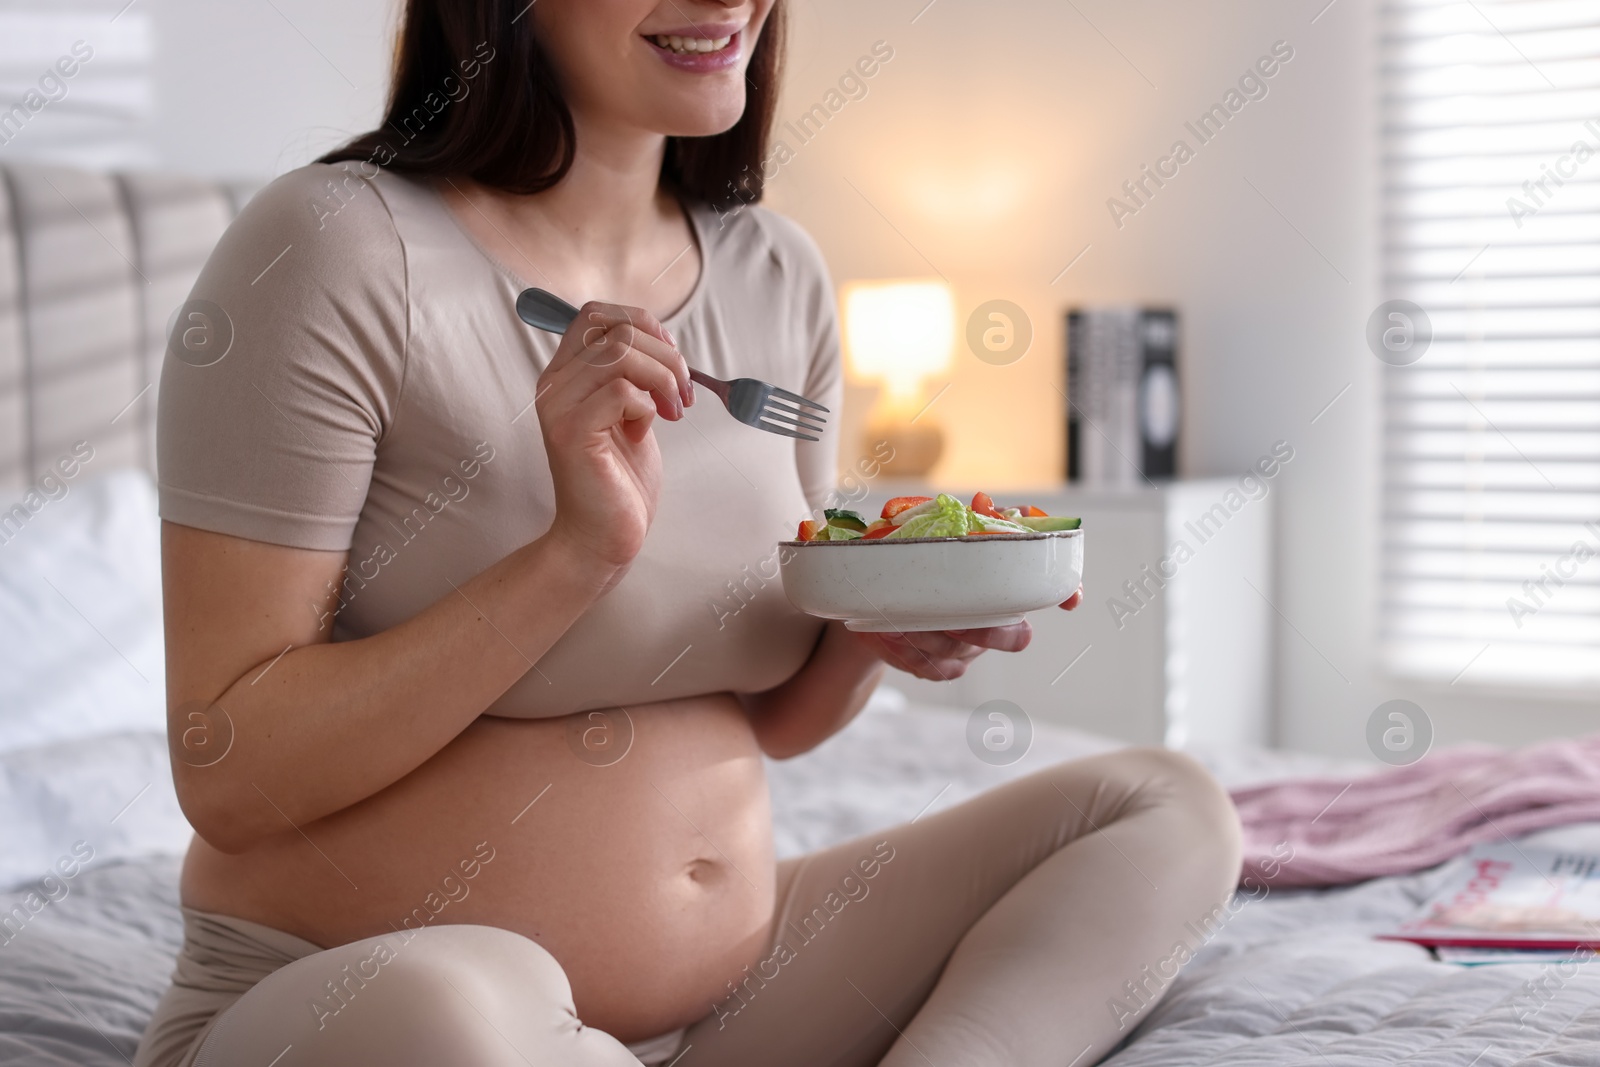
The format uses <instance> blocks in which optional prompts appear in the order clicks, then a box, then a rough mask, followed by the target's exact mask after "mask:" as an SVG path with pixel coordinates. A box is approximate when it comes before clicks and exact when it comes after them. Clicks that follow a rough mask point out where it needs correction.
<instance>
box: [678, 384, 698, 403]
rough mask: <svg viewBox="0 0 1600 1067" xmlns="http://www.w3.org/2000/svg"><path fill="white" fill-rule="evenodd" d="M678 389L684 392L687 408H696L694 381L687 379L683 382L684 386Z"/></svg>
mask: <svg viewBox="0 0 1600 1067" xmlns="http://www.w3.org/2000/svg"><path fill="white" fill-rule="evenodd" d="M678 388H679V389H680V390H681V391H682V392H683V402H684V404H685V406H688V407H693V406H694V381H693V380H692V379H688V378H685V379H684V381H683V384H682V385H680V386H678Z"/></svg>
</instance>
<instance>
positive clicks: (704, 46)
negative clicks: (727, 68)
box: [654, 33, 733, 55]
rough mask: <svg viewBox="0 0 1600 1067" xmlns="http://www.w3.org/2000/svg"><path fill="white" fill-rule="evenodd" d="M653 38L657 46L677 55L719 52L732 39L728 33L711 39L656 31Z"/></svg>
mask: <svg viewBox="0 0 1600 1067" xmlns="http://www.w3.org/2000/svg"><path fill="white" fill-rule="evenodd" d="M654 40H655V42H656V45H657V46H658V47H661V48H665V49H668V50H670V51H673V52H676V53H678V54H679V55H691V54H698V53H702V52H720V51H722V50H723V49H724V48H726V47H728V42H729V41H732V40H733V37H732V36H731V35H730V36H728V37H718V38H717V39H716V40H711V39H709V38H706V37H679V36H676V35H673V36H668V35H666V34H660V33H658V34H656V36H655V37H654Z"/></svg>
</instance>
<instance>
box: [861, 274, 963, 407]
mask: <svg viewBox="0 0 1600 1067" xmlns="http://www.w3.org/2000/svg"><path fill="white" fill-rule="evenodd" d="M844 328H845V350H846V353H847V355H848V358H849V365H850V371H851V374H852V375H853V376H854V377H855V378H857V379H858V380H862V381H879V382H882V383H883V386H884V389H885V391H886V392H887V394H888V395H887V396H886V397H885V398H884V399H885V401H886V405H887V406H889V407H891V408H895V407H904V406H906V405H909V404H911V403H913V402H914V401H915V400H916V399H917V397H918V395H919V394H920V392H921V389H922V383H923V381H924V380H925V379H927V378H930V377H933V376H934V375H938V374H942V373H944V372H945V371H947V370H949V369H950V365H951V362H952V360H953V359H954V356H955V340H956V303H955V298H954V297H953V296H952V295H951V293H950V287H949V286H948V285H946V284H945V283H944V282H942V281H922V280H916V281H894V282H853V283H851V284H850V285H848V286H846V287H845V292H844Z"/></svg>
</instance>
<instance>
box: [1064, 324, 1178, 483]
mask: <svg viewBox="0 0 1600 1067" xmlns="http://www.w3.org/2000/svg"><path fill="white" fill-rule="evenodd" d="M1177 347H1178V317H1177V313H1176V312H1174V311H1171V310H1168V309H1162V308H1132V307H1108V308H1075V309H1073V310H1071V311H1069V312H1067V479H1068V480H1069V481H1073V482H1078V483H1081V484H1083V485H1089V486H1101V487H1130V486H1135V485H1142V484H1145V483H1147V482H1153V481H1158V480H1161V479H1165V478H1173V477H1176V476H1177V473H1178V416H1179V407H1180V405H1179V396H1178V359H1177Z"/></svg>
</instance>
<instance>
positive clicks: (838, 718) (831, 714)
mask: <svg viewBox="0 0 1600 1067" xmlns="http://www.w3.org/2000/svg"><path fill="white" fill-rule="evenodd" d="M883 667H884V665H883V660H882V659H880V658H879V657H878V655H877V654H876V653H875V652H874V651H873V650H872V648H871V646H869V645H868V644H866V643H865V642H863V641H861V640H860V639H859V638H857V637H855V636H854V635H852V634H851V633H850V631H849V630H847V629H845V627H844V624H843V623H839V622H830V623H828V625H827V627H826V628H824V629H823V631H822V636H821V638H819V639H818V641H817V645H816V647H815V648H814V649H812V651H811V658H810V659H808V660H806V663H805V666H803V667H801V668H800V670H799V672H798V673H796V674H795V676H794V677H792V678H790V679H789V680H788V681H787V682H784V683H783V684H782V685H780V686H778V687H777V688H775V689H769V690H767V691H766V692H764V693H754V694H750V695H747V696H745V697H744V698H743V699H744V705H745V709H746V711H747V712H748V714H749V716H750V721H751V724H752V725H753V727H754V729H755V734H756V741H757V742H758V743H759V744H760V745H761V751H763V752H765V753H766V754H767V755H769V756H771V757H772V758H774V759H788V758H789V757H791V756H798V755H800V754H801V753H802V752H809V751H810V750H811V749H813V748H816V747H817V746H818V745H819V744H821V743H822V742H823V741H825V740H827V739H828V738H829V737H832V736H833V735H834V734H836V733H838V732H839V731H840V730H842V729H843V728H844V727H845V725H846V724H847V723H849V722H850V720H851V719H853V718H855V717H856V715H857V714H858V713H859V712H860V711H861V709H862V708H863V707H865V706H866V703H867V698H868V697H870V696H871V695H872V691H873V689H875V688H877V685H878V681H879V679H881V678H882V677H883Z"/></svg>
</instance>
